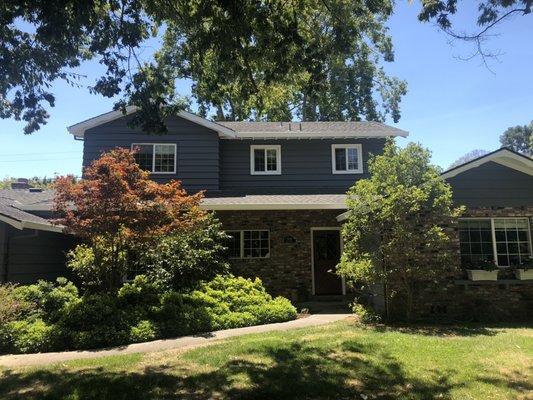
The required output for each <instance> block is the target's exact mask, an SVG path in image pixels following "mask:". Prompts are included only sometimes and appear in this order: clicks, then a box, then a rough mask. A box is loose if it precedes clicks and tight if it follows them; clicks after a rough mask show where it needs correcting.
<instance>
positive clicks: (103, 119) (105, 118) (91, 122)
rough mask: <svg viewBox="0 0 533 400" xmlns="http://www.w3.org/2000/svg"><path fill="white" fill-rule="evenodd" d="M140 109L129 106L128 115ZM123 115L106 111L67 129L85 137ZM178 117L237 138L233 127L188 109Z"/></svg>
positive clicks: (80, 136) (71, 132)
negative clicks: (87, 133) (200, 115)
mask: <svg viewBox="0 0 533 400" xmlns="http://www.w3.org/2000/svg"><path fill="white" fill-rule="evenodd" d="M138 109H139V108H138V107H136V106H127V107H126V115H129V114H132V113H134V112H135V111H137V110H138ZM123 116H124V114H123V113H122V111H121V110H115V111H110V112H108V113H105V114H102V115H98V116H97V117H94V118H89V119H88V120H86V121H83V122H80V123H78V124H74V125H71V126H69V127H68V128H67V130H68V132H69V133H70V134H71V135H74V137H77V138H83V136H84V134H85V131H86V130H87V129H91V128H94V127H97V126H99V125H103V124H105V123H107V122H111V121H114V120H116V119H119V118H121V117H123ZM178 117H181V118H183V119H186V120H188V121H191V122H194V123H195V124H198V125H201V126H204V127H206V128H208V129H212V130H214V131H216V132H218V134H219V135H220V136H221V137H229V138H235V137H236V134H235V132H234V131H233V130H232V129H230V128H227V127H225V126H223V125H220V124H218V123H216V122H213V121H209V120H207V119H205V118H202V117H199V116H198V115H195V114H193V113H190V112H188V111H180V112H179V113H178Z"/></svg>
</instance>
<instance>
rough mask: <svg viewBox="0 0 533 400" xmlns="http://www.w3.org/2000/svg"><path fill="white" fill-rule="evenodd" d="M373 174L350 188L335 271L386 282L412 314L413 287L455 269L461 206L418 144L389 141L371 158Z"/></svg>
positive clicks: (354, 279) (354, 278)
mask: <svg viewBox="0 0 533 400" xmlns="http://www.w3.org/2000/svg"><path fill="white" fill-rule="evenodd" d="M369 172H370V174H371V177H370V178H368V179H362V180H359V181H357V183H356V184H355V185H354V186H353V187H352V188H351V189H350V190H349V192H348V199H347V205H348V208H349V211H348V220H347V221H346V222H345V224H344V226H343V230H342V235H343V240H344V252H343V255H342V257H341V262H340V265H339V266H338V269H337V270H338V273H339V274H340V275H342V276H344V277H345V278H346V280H347V281H348V283H351V284H354V283H355V282H359V283H361V282H362V283H365V284H379V283H385V284H387V285H388V286H389V289H390V290H389V291H388V292H387V294H388V296H396V295H399V296H398V297H401V298H403V299H404V300H405V307H404V309H405V314H406V315H405V317H407V318H410V317H411V314H412V308H413V301H414V294H415V287H416V285H417V283H418V282H423V281H431V280H435V279H438V278H440V277H441V275H442V274H446V273H451V272H452V271H453V270H454V268H455V263H454V252H453V250H452V247H451V245H452V242H451V237H450V232H449V231H447V230H446V227H453V225H454V224H456V222H457V217H458V216H459V214H460V212H461V211H462V210H461V209H454V208H453V206H452V192H451V188H450V186H449V185H448V184H447V183H446V182H444V181H443V180H442V179H440V176H439V173H440V170H439V169H438V168H437V167H435V166H433V165H431V164H430V153H429V151H428V150H425V149H423V148H422V147H421V146H419V145H417V144H412V143H411V144H409V145H407V147H406V148H405V149H399V148H398V147H396V145H395V144H394V143H393V142H392V141H389V142H388V143H387V144H386V146H385V150H384V153H383V155H380V156H375V157H373V158H371V160H370V161H369Z"/></svg>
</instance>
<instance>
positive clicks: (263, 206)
mask: <svg viewBox="0 0 533 400" xmlns="http://www.w3.org/2000/svg"><path fill="white" fill-rule="evenodd" d="M200 208H201V209H203V210H209V211H223V210H235V211H238V210H346V206H345V205H344V204H339V203H329V204H309V203H292V204H282V203H278V204H276V203H256V204H201V205H200Z"/></svg>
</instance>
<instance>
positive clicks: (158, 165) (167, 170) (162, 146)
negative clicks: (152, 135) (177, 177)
mask: <svg viewBox="0 0 533 400" xmlns="http://www.w3.org/2000/svg"><path fill="white" fill-rule="evenodd" d="M131 149H132V150H136V153H135V161H137V164H139V167H141V168H142V169H144V170H145V171H148V172H151V173H153V174H175V173H176V144H174V143H133V144H132V145H131Z"/></svg>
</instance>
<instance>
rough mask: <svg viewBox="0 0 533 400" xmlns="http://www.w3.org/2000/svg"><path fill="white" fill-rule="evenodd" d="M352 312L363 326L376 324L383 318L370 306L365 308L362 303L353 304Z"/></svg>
mask: <svg viewBox="0 0 533 400" xmlns="http://www.w3.org/2000/svg"><path fill="white" fill-rule="evenodd" d="M351 307H352V312H353V313H354V314H355V315H356V316H357V318H359V321H360V322H361V323H363V324H376V323H379V322H381V316H380V315H379V314H377V313H376V312H375V311H374V310H373V309H372V308H370V307H369V306H365V305H363V304H360V303H356V302H354V303H352V304H351Z"/></svg>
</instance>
